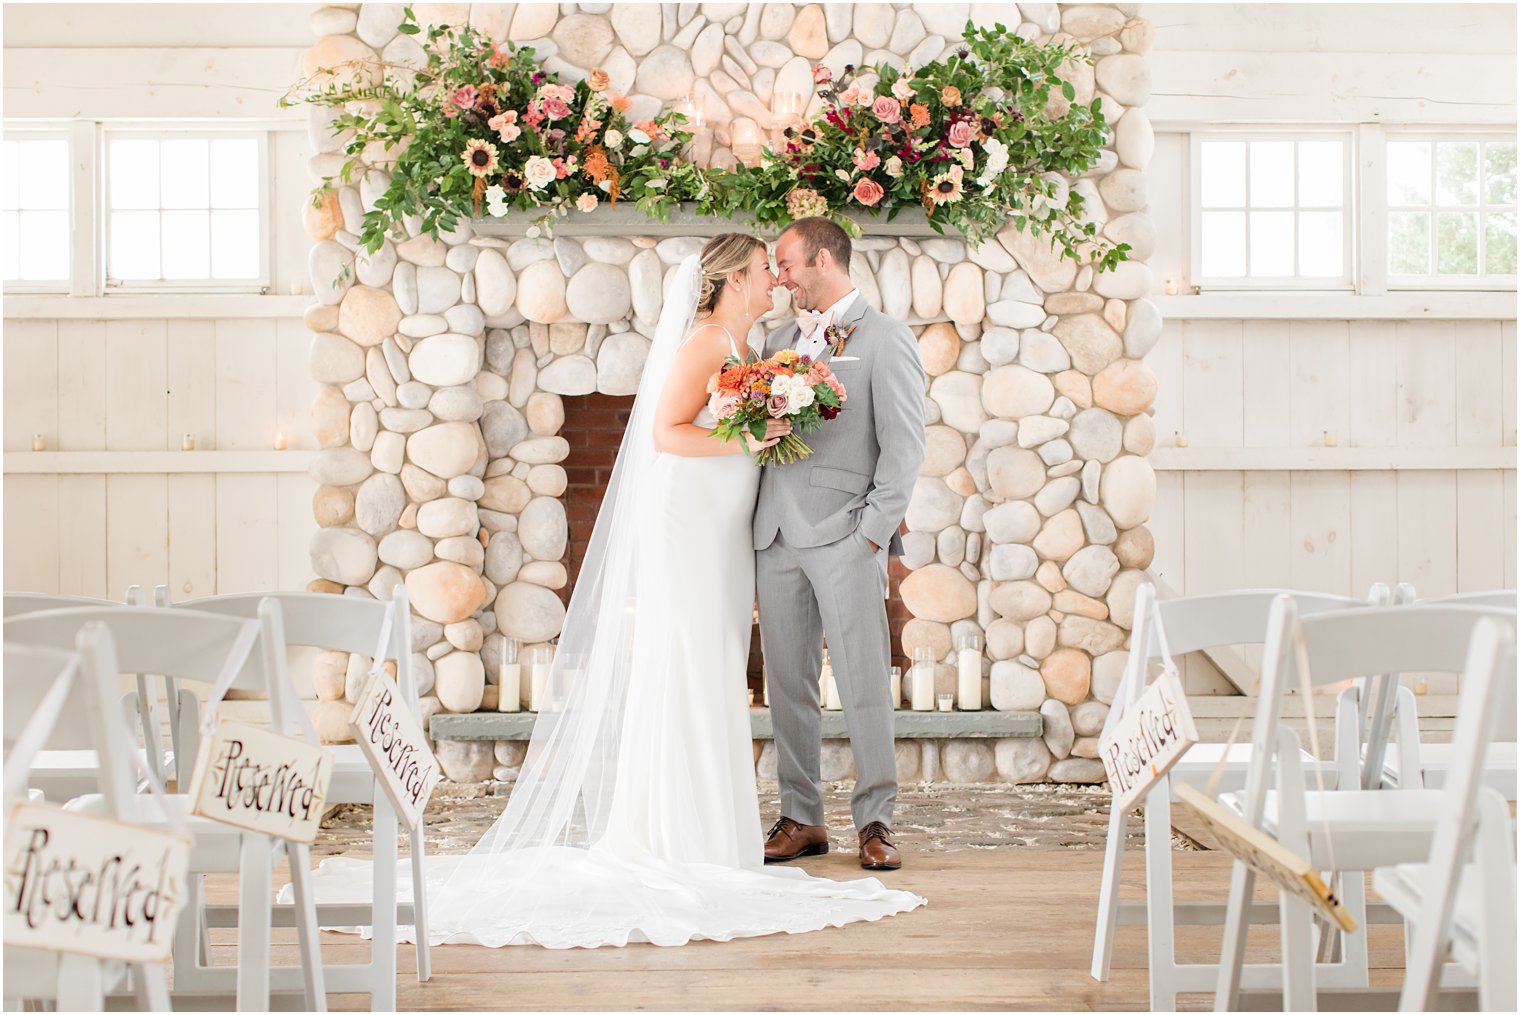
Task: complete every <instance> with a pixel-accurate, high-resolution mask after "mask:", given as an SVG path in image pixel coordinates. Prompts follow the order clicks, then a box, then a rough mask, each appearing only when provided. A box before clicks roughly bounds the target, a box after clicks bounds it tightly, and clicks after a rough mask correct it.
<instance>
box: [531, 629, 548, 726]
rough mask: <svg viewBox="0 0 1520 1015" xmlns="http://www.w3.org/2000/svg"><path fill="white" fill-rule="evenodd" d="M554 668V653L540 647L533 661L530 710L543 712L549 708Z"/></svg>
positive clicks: (544, 646)
mask: <svg viewBox="0 0 1520 1015" xmlns="http://www.w3.org/2000/svg"><path fill="white" fill-rule="evenodd" d="M553 668H554V652H553V650H552V649H550V648H549V647H548V646H547V645H541V646H539V648H538V650H537V652H536V653H535V654H534V660H533V683H532V686H531V687H530V688H529V691H528V709H529V711H532V712H542V711H544V710H546V709H547V708H548V707H549V674H550V672H551V671H552V670H553Z"/></svg>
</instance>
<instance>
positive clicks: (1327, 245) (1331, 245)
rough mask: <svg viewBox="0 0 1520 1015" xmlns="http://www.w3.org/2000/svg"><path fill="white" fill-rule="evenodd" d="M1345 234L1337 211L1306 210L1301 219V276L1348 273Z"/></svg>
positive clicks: (1331, 275) (1299, 243)
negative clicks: (1345, 261) (1345, 264)
mask: <svg viewBox="0 0 1520 1015" xmlns="http://www.w3.org/2000/svg"><path fill="white" fill-rule="evenodd" d="M1344 243H1345V235H1344V234H1343V233H1342V232H1341V213H1340V212H1338V211H1306V212H1302V213H1301V214H1300V215H1299V216H1298V273H1299V274H1300V275H1304V276H1307V277H1309V278H1340V277H1341V276H1342V275H1344V274H1345V266H1344V254H1343V252H1342V249H1343V246H1344Z"/></svg>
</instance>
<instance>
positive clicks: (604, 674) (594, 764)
mask: <svg viewBox="0 0 1520 1015" xmlns="http://www.w3.org/2000/svg"><path fill="white" fill-rule="evenodd" d="M700 279H701V258H700V257H698V256H697V255H695V254H693V255H691V256H689V257H687V258H686V259H685V260H683V261H682V262H681V263H680V264H679V265H677V266H676V268H675V269H674V271H673V273H672V274H671V276H670V277H669V278H668V279H667V281H666V285H665V287H664V288H665V300H664V308H663V310H662V311H661V314H660V320H659V323H658V325H657V326H656V328H655V333H654V336H653V341H652V342H651V345H650V349H649V357H648V359H647V361H646V363H645V366H644V372H643V375H642V377H641V378H640V380H639V387H638V392H637V395H636V397H635V398H634V403H633V410H632V414H631V416H630V417H629V420H628V426H627V429H626V430H625V431H624V434H623V442H622V445H621V446H620V447H619V449H618V454H617V460H616V464H615V466H614V468H613V471H612V478H611V480H610V481H609V482H608V484H607V492H606V494H605V496H604V497H603V499H602V505H601V509H600V510H599V511H598V512H597V517H596V525H595V527H594V528H593V529H592V533H591V542H590V545H589V546H588V548H587V550H586V557H585V561H584V563H582V565H581V569H580V574H579V576H578V577H577V578H576V582H575V587H574V590H573V591H572V593H571V597H570V606H569V608H568V610H567V612H566V616H565V622H564V626H563V630H562V633H561V635H560V640H559V648H558V651H557V653H556V654H555V657H554V662H553V666H552V669H551V671H550V674H549V685H548V688H547V693H546V695H544V698H545V700H546V701H547V702H548V704H547V705H545V706H543V710H542V711H540V712H539V714H538V719H537V721H536V722H535V724H534V727H533V736H532V739H531V740H530V741H529V743H528V751H527V755H526V758H525V759H524V761H523V765H522V772H521V775H520V776H519V777H518V779H517V783H516V786H515V787H514V788H513V790H512V794H511V797H510V798H509V799H508V802H507V806H506V809H505V810H504V811H503V812H502V815H501V817H500V818H498V819H497V821H496V823H495V824H494V825H492V826H491V828H490V830H489V831H487V832H486V834H485V835H484V836H483V837H482V838H481V840H480V841H479V842H478V843H477V844H476V845H475V847H474V848H473V849H472V850H471V851H470V854H469V856H468V857H467V858H465V859H464V860H463V861H461V863H460V865H459V867H458V868H457V869H456V870H455V871H454V873H453V874H452V875H451V877H450V878H449V881H448V882H447V883H446V884H445V885H444V886H443V887H442V890H441V891H439V893H438V894H437V896H436V898H435V899H434V900H433V904H432V909H433V914H432V919H433V922H434V926H435V927H436V928H438V930H439V931H440V932H446V931H448V930H450V929H456V928H457V929H464V928H468V927H470V926H472V925H475V924H477V923H478V922H479V921H478V920H477V917H485V916H487V915H488V914H487V913H484V912H482V913H477V912H475V910H476V909H477V908H488V909H489V911H490V913H489V915H491V916H498V917H499V914H500V908H501V906H502V903H503V901H504V900H503V898H502V896H501V895H500V894H499V893H495V892H491V891H488V890H487V891H483V890H482V889H483V887H485V886H488V885H489V886H497V885H501V886H503V887H505V886H507V885H508V884H510V885H521V884H524V883H532V881H533V871H534V867H535V865H541V864H543V863H544V862H546V861H547V860H548V859H549V858H551V857H552V856H553V855H554V854H555V852H556V851H555V850H554V849H553V848H552V847H571V848H579V849H585V848H587V847H589V846H591V845H592V844H593V843H595V842H596V841H597V840H598V839H599V838H600V837H601V835H602V833H603V832H604V831H605V830H606V827H607V821H608V817H609V813H610V810H611V805H612V800H613V793H614V789H615V787H616V785H617V779H618V756H619V752H620V746H621V743H622V736H623V715H624V706H625V704H626V701H627V698H628V686H629V679H630V676H631V673H632V670H633V658H634V651H633V647H634V632H635V626H636V622H638V621H642V622H643V624H644V626H645V629H646V630H645V637H651V636H654V634H655V624H654V623H652V621H656V620H657V619H658V621H659V622H661V623H668V622H670V618H662V617H660V610H661V607H662V604H660V603H640V602H638V597H637V591H636V590H637V576H638V567H639V544H640V538H639V532H638V517H639V512H638V510H637V499H638V497H639V495H640V492H641V490H642V489H643V487H644V481H645V479H646V477H647V475H648V473H649V469H650V466H651V465H652V464H653V462H654V460H655V458H656V455H657V453H656V451H655V448H654V417H655V411H656V409H657V407H658V404H659V400H660V392H661V389H662V387H663V386H664V382H665V378H666V377H668V376H669V374H670V371H671V367H672V365H673V364H674V361H675V356H676V353H677V351H678V350H679V349H680V347H681V344H682V341H683V340H684V338H685V336H686V335H687V334H688V333H689V332H690V331H691V326H692V323H693V320H694V318H695V316H696V306H697V292H698V287H699V283H700ZM644 658H645V659H646V660H647V659H648V658H649V655H648V653H647V651H646V653H645V656H644ZM546 847H547V848H546ZM509 853H510V854H512V856H510V857H507V856H506V855H505V854H509ZM506 901H508V902H510V899H509V900H506Z"/></svg>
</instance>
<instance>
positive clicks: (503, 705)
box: [496, 638, 522, 712]
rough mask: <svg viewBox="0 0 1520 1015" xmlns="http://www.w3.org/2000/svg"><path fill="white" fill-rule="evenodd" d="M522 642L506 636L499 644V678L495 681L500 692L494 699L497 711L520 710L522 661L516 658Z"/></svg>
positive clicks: (520, 650)
mask: <svg viewBox="0 0 1520 1015" xmlns="http://www.w3.org/2000/svg"><path fill="white" fill-rule="evenodd" d="M521 652H522V642H520V641H518V640H517V639H516V638H508V639H506V640H505V641H503V642H502V645H501V678H500V679H499V680H498V681H497V683H498V685H499V686H500V694H499V696H498V697H497V699H496V710H497V711H498V712H521V711H522V663H521V662H520V661H519V660H518V657H519V655H520V654H521Z"/></svg>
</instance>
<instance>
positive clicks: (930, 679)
mask: <svg viewBox="0 0 1520 1015" xmlns="http://www.w3.org/2000/svg"><path fill="white" fill-rule="evenodd" d="M912 694H913V711H915V712H933V711H934V663H933V662H928V663H915V664H914V666H913V690H912Z"/></svg>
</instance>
